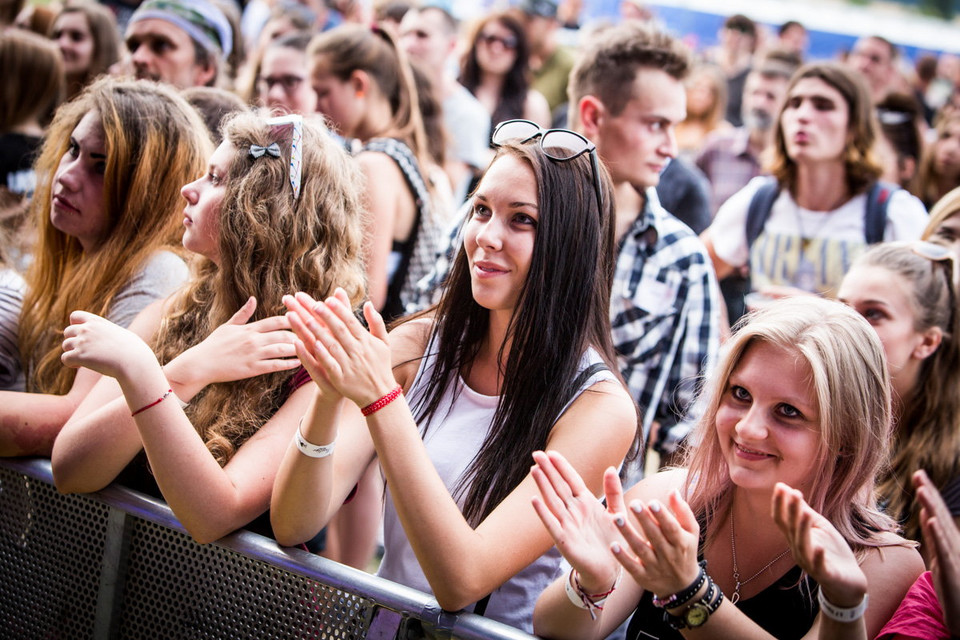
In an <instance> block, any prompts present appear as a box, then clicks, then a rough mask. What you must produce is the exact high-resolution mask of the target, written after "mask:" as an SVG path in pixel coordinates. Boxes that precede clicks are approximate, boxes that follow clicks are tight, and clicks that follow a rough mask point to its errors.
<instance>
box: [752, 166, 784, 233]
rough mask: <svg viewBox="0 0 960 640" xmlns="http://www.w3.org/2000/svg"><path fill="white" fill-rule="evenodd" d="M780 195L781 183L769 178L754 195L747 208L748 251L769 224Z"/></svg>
mask: <svg viewBox="0 0 960 640" xmlns="http://www.w3.org/2000/svg"><path fill="white" fill-rule="evenodd" d="M779 195H780V183H778V182H777V180H776V178H769V179H768V180H767V181H766V182H764V183H763V184H762V185H761V186H760V188H759V189H757V191H756V193H754V194H753V198H752V199H751V200H750V206H749V207H748V208H747V249H748V250H749V249H750V247H752V246H753V243H754V242H756V240H757V238H759V237H760V232H761V231H763V226H764V225H765V224H766V223H767V219H768V218H769V217H770V212H771V211H772V210H773V203H774V202H776V201H777V197H778V196H779Z"/></svg>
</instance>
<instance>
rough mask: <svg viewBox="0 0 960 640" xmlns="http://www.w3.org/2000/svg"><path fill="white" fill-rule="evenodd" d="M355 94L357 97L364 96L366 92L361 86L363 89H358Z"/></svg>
mask: <svg viewBox="0 0 960 640" xmlns="http://www.w3.org/2000/svg"><path fill="white" fill-rule="evenodd" d="M354 95H355V96H356V97H357V98H362V97H364V96H365V95H366V92H365V91H364V90H363V89H362V88H361V89H357V92H356V93H355V94H354Z"/></svg>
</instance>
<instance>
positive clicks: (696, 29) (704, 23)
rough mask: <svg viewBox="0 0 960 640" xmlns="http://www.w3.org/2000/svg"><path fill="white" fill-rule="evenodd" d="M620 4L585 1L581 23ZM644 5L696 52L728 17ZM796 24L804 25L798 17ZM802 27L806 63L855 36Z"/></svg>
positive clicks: (905, 49) (831, 54)
mask: <svg viewBox="0 0 960 640" xmlns="http://www.w3.org/2000/svg"><path fill="white" fill-rule="evenodd" d="M620 2H621V0H587V1H586V2H585V3H584V5H585V7H584V11H583V17H582V20H583V23H584V24H586V23H588V22H591V21H594V20H613V21H616V20H618V19H619V17H620ZM646 4H647V6H649V7H650V9H651V10H652V11H653V12H654V14H655V15H656V17H657V19H658V20H659V21H660V22H661V23H662V24H663V25H664V26H665V27H666V28H667V29H668V30H669V31H671V32H672V33H674V34H677V35H679V36H681V37H682V38H683V39H684V41H685V42H687V44H689V45H690V46H691V47H693V48H694V49H696V50H698V51H700V50H703V49H706V48H709V47H712V46H715V45H716V44H718V43H717V33H718V32H719V30H720V28H721V27H722V26H723V21H724V20H725V19H726V17H727V15H729V14H726V13H725V14H722V15H718V14H715V13H709V12H706V11H697V10H694V9H688V8H682V7H675V6H667V5H661V4H658V3H657V2H655V1H653V2H647V3H646ZM732 13H735V12H734V11H730V14H732ZM800 22H804V21H803V19H802V18H801V19H800ZM804 24H805V26H806V27H807V29H808V32H809V34H810V46H809V49H808V54H807V58H808V59H810V60H813V59H831V58H835V57H836V56H837V55H838V54H840V53H841V52H844V51H849V50H850V49H852V48H853V45H854V43H855V42H856V40H857V37H858V36H856V35H850V34H844V33H835V32H830V31H818V30H816V29H813V28H811V26H810V25H809V24H806V23H804ZM767 26H768V27H769V28H770V31H771V33H773V34H776V32H777V28H778V27H779V26H780V25H779V24H767ZM908 28H909V27H908ZM957 36H958V37H957V39H958V40H960V30H958V34H957ZM899 46H900V50H901V53H902V54H903V55H904V56H905V57H907V58H908V59H911V60H913V59H916V56H917V55H918V54H919V53H927V52H930V53H939V51H940V50H939V49H937V48H936V47H935V45H934V43H931V48H929V49H921V48H918V47H915V46H908V45H903V44H900V45H899Z"/></svg>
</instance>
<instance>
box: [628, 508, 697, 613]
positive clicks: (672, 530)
mask: <svg viewBox="0 0 960 640" xmlns="http://www.w3.org/2000/svg"><path fill="white" fill-rule="evenodd" d="M628 506H629V512H630V514H631V516H632V517H630V518H628V517H626V514H624V516H622V517H616V518H614V522H615V524H616V525H617V527H618V528H619V529H620V533H621V535H623V538H624V540H626V541H627V544H628V545H629V546H630V550H629V551H627V550H625V549H621V548H619V545H617V544H616V543H614V544H613V545H611V549H612V550H613V553H614V555H615V556H616V557H617V559H618V560H619V561H620V564H622V565H623V568H624V569H626V570H627V571H628V572H629V573H630V575H631V576H633V579H634V580H636V582H637V584H639V585H640V586H642V587H643V588H644V589H646V590H648V591H651V592H653V593H654V594H656V595H658V596H661V597H666V596H669V595H671V594H674V593H677V592H678V591H682V590H683V589H685V588H686V587H687V586H689V585H690V584H691V583H692V582H693V581H694V580H696V579H697V575H698V574H699V572H700V567H699V565H698V563H697V546H698V542H699V538H700V525H699V524H698V523H697V519H696V517H695V516H694V514H693V511H691V510H690V505H688V504H687V502H686V501H685V500H684V499H683V498H681V497H680V493H679V492H678V491H673V492H672V493H671V494H670V498H669V505H665V504H663V503H662V502H660V501H659V500H652V501H650V503H649V504H643V503H642V502H641V501H640V500H632V501H631V502H630V504H629V505H628Z"/></svg>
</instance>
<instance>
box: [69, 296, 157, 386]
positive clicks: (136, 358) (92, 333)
mask: <svg viewBox="0 0 960 640" xmlns="http://www.w3.org/2000/svg"><path fill="white" fill-rule="evenodd" d="M63 338H64V340H63V354H61V356H60V360H61V362H63V364H65V365H66V366H68V367H86V368H87V369H91V370H93V371H96V372H97V373H100V374H103V375H105V376H111V377H113V378H118V379H120V378H123V377H124V376H126V377H133V376H134V375H135V374H134V373H133V371H134V369H135V367H137V366H141V365H142V364H144V363H151V364H156V362H157V359H156V356H154V354H153V351H151V350H150V347H149V346H148V345H147V343H145V342H144V341H143V340H141V339H140V336H138V335H137V334H135V333H133V332H132V331H129V330H127V329H124V328H123V327H120V326H118V325H115V324H114V323H112V322H110V321H109V320H107V319H105V318H101V317H100V316H98V315H95V314H93V313H88V312H86V311H74V312H73V313H71V314H70V326H68V327H67V328H66V329H64V330H63Z"/></svg>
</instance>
